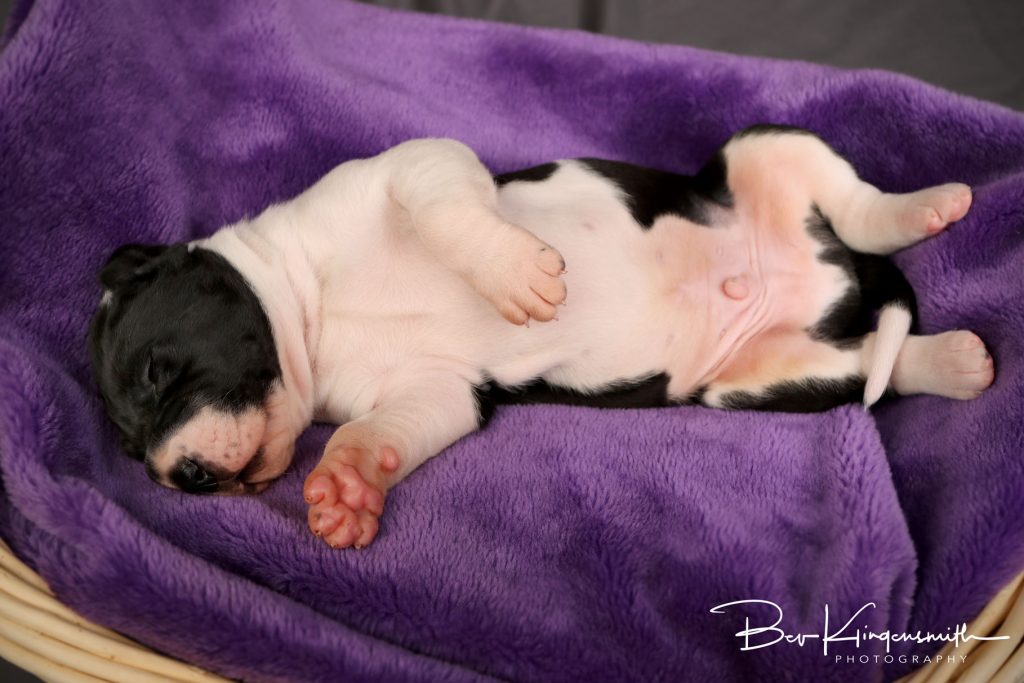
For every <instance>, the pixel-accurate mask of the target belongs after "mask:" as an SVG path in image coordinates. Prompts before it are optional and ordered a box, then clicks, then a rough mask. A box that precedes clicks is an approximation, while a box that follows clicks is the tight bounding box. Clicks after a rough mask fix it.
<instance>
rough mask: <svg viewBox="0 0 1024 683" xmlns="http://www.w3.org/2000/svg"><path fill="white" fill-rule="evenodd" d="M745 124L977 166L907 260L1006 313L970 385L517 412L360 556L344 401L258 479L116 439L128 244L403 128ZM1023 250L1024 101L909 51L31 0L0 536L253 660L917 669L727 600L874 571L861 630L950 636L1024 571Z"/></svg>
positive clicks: (5, 241)
mask: <svg viewBox="0 0 1024 683" xmlns="http://www.w3.org/2000/svg"><path fill="white" fill-rule="evenodd" d="M758 122H773V123H787V124H794V125H799V126H804V127H807V128H810V129H812V130H814V131H816V132H818V133H819V134H820V135H821V136H823V137H824V138H825V139H826V140H827V141H828V142H829V143H830V144H832V145H833V146H834V147H835V148H836V149H837V150H838V151H839V152H841V153H842V154H844V155H845V156H846V157H847V158H849V159H850V160H851V161H852V162H853V164H854V165H855V167H856V168H857V169H858V170H859V172H860V173H861V175H862V177H863V178H865V179H866V180H868V181H870V182H872V183H874V184H876V185H878V186H879V187H881V188H882V189H884V190H887V191H909V190H914V189H918V188H920V187H923V186H926V185H932V184H937V183H942V182H948V181H963V182H967V183H970V184H971V185H972V186H973V187H974V188H975V192H976V195H975V197H976V198H975V204H974V207H973V209H972V211H971V213H970V214H969V216H968V217H967V218H966V219H965V220H963V221H962V222H960V223H959V224H957V225H955V226H953V227H952V228H951V229H950V230H949V231H948V232H946V233H945V234H942V235H941V236H939V237H937V238H935V239H932V240H930V241H928V242H926V243H924V244H921V245H919V246H917V247H914V248H912V249H909V250H907V251H906V252H905V253H902V254H900V255H899V258H898V262H899V264H900V265H901V266H902V267H903V268H904V269H905V271H906V273H907V275H908V277H909V279H910V280H911V281H912V283H913V284H914V286H915V288H916V290H917V293H918V297H919V300H920V312H921V327H922V329H923V331H925V332H934V331H940V330H944V329H948V328H957V327H963V328H971V329H973V330H975V331H977V332H978V333H979V334H980V335H981V336H982V337H983V338H984V339H985V341H986V342H987V343H988V345H989V348H990V350H991V352H992V354H993V356H994V358H995V361H996V368H997V379H996V382H995V385H994V386H993V387H992V388H991V389H990V390H989V391H988V392H987V393H986V394H985V395H984V396H982V397H981V398H980V399H978V400H976V401H973V402H969V403H963V402H957V401H952V400H946V399H941V398H934V397H911V398H904V399H900V400H897V401H893V402H890V403H888V404H885V405H883V406H881V407H879V408H878V409H877V410H874V411H873V412H872V413H867V412H865V411H864V410H863V409H862V408H860V407H859V406H848V407H844V408H841V409H837V410H833V411H830V412H828V413H823V414H815V415H797V416H794V415H781V414H756V413H744V412H738V413H726V412H717V411H713V410H707V409H702V408H691V407H683V408H674V409H664V410H648V411H625V410H622V411H599V410H592V409H582V408H567V407H517V408H506V409H501V410H499V412H498V414H497V416H496V418H495V419H494V421H493V422H492V423H491V425H490V426H489V427H488V428H487V429H486V430H485V431H483V432H481V433H477V434H474V435H472V436H470V437H467V438H466V439H464V440H462V441H460V442H459V443H457V444H455V445H454V446H453V447H451V448H449V449H448V450H447V451H446V452H445V453H443V454H442V455H441V456H439V457H437V458H435V459H433V460H431V461H430V462H428V463H427V464H426V465H425V466H423V467H422V468H421V469H420V470H419V471H417V472H415V473H414V474H413V475H412V476H411V477H410V478H409V479H408V480H406V481H405V482H404V483H402V484H401V485H399V486H398V487H397V488H396V489H395V490H394V491H393V493H392V494H391V495H390V497H389V500H388V503H387V505H388V507H387V510H386V512H385V515H384V518H383V525H382V531H381V533H380V535H379V537H378V538H377V540H376V541H375V542H374V543H373V545H372V546H371V547H370V548H368V549H366V550H363V551H334V550H331V549H330V548H328V547H327V546H326V545H325V544H324V543H323V542H321V541H320V540H318V539H316V538H314V537H313V536H312V534H310V533H309V531H308V530H307V528H306V521H305V507H306V506H305V504H304V503H303V500H302V498H301V493H300V489H301V484H302V480H303V478H304V475H305V473H306V472H308V471H309V469H310V468H311V467H312V466H313V464H314V462H315V461H316V459H317V457H318V453H319V450H320V449H321V447H322V446H323V444H324V442H325V441H326V439H327V437H328V435H329V433H330V430H329V428H328V427H325V426H317V427H314V428H312V429H310V430H309V431H308V432H307V433H306V434H305V435H304V436H303V437H302V439H301V440H300V445H299V449H298V456H297V458H296V462H295V463H294V466H293V467H292V469H291V470H290V471H289V472H288V473H287V475H286V476H285V477H283V478H282V479H281V480H279V481H278V482H277V483H275V484H274V485H273V486H272V487H271V488H270V489H269V490H268V491H267V492H265V493H264V494H262V495H259V496H255V497H245V498H226V497H199V496H192V495H186V494H181V493H177V492H174V491H171V490H167V489H163V488H161V487H158V486H157V485H156V484H153V483H152V482H150V481H149V480H148V479H147V477H146V475H145V473H144V472H143V468H142V466H141V465H140V464H139V463H137V462H135V461H132V460H130V459H129V458H128V457H126V456H125V455H123V454H122V453H121V452H120V450H119V447H118V443H117V438H116V435H115V432H114V429H113V427H112V425H111V424H110V423H109V421H108V420H107V419H106V417H105V415H104V412H103V408H102V404H101V401H100V399H99V397H98V395H97V393H96V388H95V384H94V383H93V381H92V379H91V375H90V371H89V367H88V363H87V355H86V344H85V336H86V330H87V326H88V321H89V319H90V316H91V314H92V311H93V309H94V307H95V305H96V304H97V302H98V300H99V297H100V289H99V286H98V284H97V282H96V279H95V276H96V272H97V270H98V268H99V266H100V264H101V263H102V262H103V261H104V259H105V258H106V256H107V255H108V254H109V253H110V252H111V251H112V250H113V249H114V248H115V247H116V246H118V245H120V244H123V243H126V242H133V241H138V242H172V241H179V240H186V239H190V238H194V237H197V236H201V235H206V234H208V233H210V232H212V231H213V230H215V229H217V228H218V227H219V226H221V225H223V224H225V223H228V222H231V221H235V220H237V219H239V218H241V217H244V216H247V215H253V214H255V213H257V212H259V211H260V210H262V209H263V208H264V207H266V206H267V205H268V204H270V203H272V202H276V201H282V200H286V199H288V198H289V197H292V196H294V195H295V194H297V193H298V192H300V191H301V190H302V189H303V188H305V187H306V186H307V185H309V184H310V183H312V182H313V181H314V180H316V179H317V178H318V177H319V176H321V175H322V174H323V173H325V172H326V171H327V170H328V169H330V168H331V167H333V166H334V165H336V164H338V163H341V162H343V161H345V160H347V159H350V158H353V157H359V156H368V155H372V154H376V153H377V152H380V151H381V150H383V149H385V148H387V147H389V146H391V145H394V144H396V143H398V142H401V141H403V140H406V139H408V138H413V137H420V136H451V137H455V138H458V139H460V140H462V141H464V142H466V143H468V144H469V145H471V146H472V147H473V148H474V149H476V150H477V151H478V153H479V154H480V155H481V158H482V159H483V160H484V161H485V162H486V163H487V164H488V165H489V166H490V167H491V168H492V170H494V171H496V172H501V171H507V170H511V169H516V168H521V167H524V166H527V165H530V164H534V163H538V162H542V161H547V160H550V159H556V158H564V157H575V156H598V157H605V158H609V159H622V160H626V161H632V162H636V163H640V164H645V165H648V166H655V167H661V168H665V169H669V170H676V171H681V172H693V171H695V170H696V169H697V168H698V167H699V166H700V164H701V163H702V162H703V161H704V160H705V159H706V158H707V157H708V156H709V154H710V153H711V152H712V151H713V150H714V149H715V148H716V147H718V146H719V145H720V144H721V143H722V142H723V141H724V140H726V139H727V138H728V137H729V135H730V134H731V133H732V132H734V131H736V130H737V129H739V128H741V127H743V126H746V125H748V124H753V123H758ZM1022 264H1024V115H1021V114H1018V113H1015V112H1012V111H1010V110H1007V109H1003V108H1000V107H997V106H994V105H990V104H986V103H983V102H978V101H975V100H971V99H967V98H963V97H959V96H957V95H954V94H951V93H948V92H944V91H941V90H938V89H936V88H933V87H930V86H927V85H925V84H922V83H920V82H917V81H914V80H911V79H908V78H905V77H901V76H897V75H894V74H890V73H881V72H850V71H840V70H835V69H830V68H824V67H819V66H813V65H808V64H800V63H786V62H778V61H770V60H762V59H752V58H739V57H734V56H729V55H723V54H715V53H709V52H703V51H698V50H693V49H687V48H680V47H665V46H654V45H644V44H638V43H632V42H626V41H620V40H612V39H607V38H600V37H594V36H589V35H585V34H582V33H572V32H558V31H546V30H532V29H525V28H517V27H512V26H503V25H496V24H489V23H479V22H472V21H459V20H452V19H445V18H437V17H428V16H423V15H416V14H408V13H397V12H391V11H384V10H379V9H374V8H370V7H366V6H363V5H358V4H349V3H344V2H340V3H339V2H327V1H326V0H297V1H295V2H292V1H289V2H283V1H282V2H276V3H275V2H252V1H250V0H238V1H226V2H206V1H205V0H204V1H194V2H189V1H175V2H166V1H165V0H123V1H120V2H116V1H113V0H111V1H106V2H93V3H79V2H75V1H73V0H40V1H39V2H36V3H32V2H21V3H20V4H19V5H18V6H17V7H16V8H15V11H14V13H13V15H12V18H11V20H10V22H9V25H8V27H7V29H6V33H5V46H4V48H3V52H2V54H0V291H2V292H3V295H2V297H0V471H2V490H0V536H2V537H3V538H4V539H5V540H6V541H7V542H8V543H10V544H11V545H12V546H13V548H14V549H15V550H16V552H17V553H18V554H19V555H20V556H21V557H22V558H24V559H26V560H27V561H28V562H29V563H31V564H32V565H33V566H34V567H35V568H36V569H37V570H38V571H39V572H40V573H41V574H42V575H43V577H45V578H46V580H47V581H49V582H50V584H51V585H52V586H53V588H54V590H55V591H56V592H57V594H58V596H59V597H60V598H61V599H62V600H64V601H65V602H66V603H67V604H68V605H70V606H71V607H73V608H74V609H76V610H78V611H80V612H81V613H83V614H84V615H86V616H88V617H90V618H92V619H94V620H96V621H98V622H100V623H102V624H105V625H108V626H111V627H113V628H115V629H118V630H121V631H123V632H124V633H126V634H129V635H131V636H132V637H134V638H137V639H139V640H141V641H142V642H144V643H147V644H149V645H151V646H153V647H155V648H157V649H159V650H162V651H164V652H167V653H170V654H172V655H174V656H177V657H179V658H182V659H184V660H187V661H189V662H194V663H196V664H199V665H202V666H204V667H208V668H210V669H213V670H215V671H217V672H219V673H221V674H224V675H227V676H231V677H238V678H244V679H245V680H251V681H324V680H345V681H364V680H365V681H372V680H411V681H476V680H488V679H503V680H515V681H575V680H617V681H626V680H634V681H659V680H660V681H749V680H778V681H781V680H795V681H800V680H831V681H877V680H882V679H883V678H889V677H891V676H893V675H896V674H899V673H903V672H905V671H907V670H909V669H911V668H914V664H913V663H912V662H911V660H909V659H908V660H907V661H906V662H901V661H899V660H898V659H897V660H894V661H893V662H891V663H886V662H885V661H884V659H881V658H879V659H875V658H874V655H875V654H883V653H884V652H885V644H884V643H882V642H880V641H877V640H872V641H869V642H862V643H861V644H860V647H859V648H858V647H856V646H855V644H853V643H850V642H845V643H837V644H833V645H832V647H831V648H830V652H829V656H825V655H824V654H823V652H822V646H821V641H820V639H818V640H815V639H811V640H809V641H808V642H807V644H806V645H805V646H803V647H799V646H798V645H796V644H787V643H779V644H777V645H774V646H772V647H764V648H760V649H756V650H750V651H745V652H744V651H741V646H742V642H741V641H740V639H738V638H736V637H735V636H734V634H735V633H736V632H737V631H740V630H741V629H742V628H744V618H745V617H747V616H750V618H751V623H752V624H753V625H764V626H767V625H770V624H771V623H772V622H773V621H774V619H773V618H771V616H772V615H771V613H770V610H769V609H768V608H767V607H765V606H762V607H761V608H758V609H748V608H735V609H733V610H729V611H727V613H726V614H723V615H715V614H711V613H710V612H709V610H710V609H711V608H712V607H714V606H715V605H718V604H721V603H726V602H730V601H734V600H743V599H761V600H769V601H772V602H775V603H777V604H778V605H779V606H780V607H781V608H782V609H783V610H784V612H785V615H784V618H783V624H782V627H783V628H785V630H786V631H787V632H788V633H791V634H796V633H821V632H822V631H823V628H824V624H823V621H824V608H825V605H826V604H828V605H829V608H830V614H831V618H832V623H831V630H832V631H833V632H834V631H835V630H836V629H837V628H839V626H841V624H842V623H843V622H845V621H846V620H847V619H848V618H849V617H850V616H852V615H853V613H854V612H855V611H856V610H858V609H860V608H861V607H862V606H863V605H864V604H865V603H868V602H872V603H874V604H875V608H874V609H869V610H867V611H866V612H864V613H862V615H861V616H860V617H858V619H857V620H856V623H855V624H854V625H853V626H851V631H848V632H847V635H849V634H852V629H855V628H863V627H866V629H867V630H872V631H883V630H885V629H891V630H893V631H904V630H910V631H916V630H918V629H920V630H924V631H931V632H935V633H947V632H948V631H949V629H950V628H952V627H953V626H955V625H956V624H957V623H959V622H961V621H964V620H969V619H970V618H972V617H973V616H974V614H975V613H976V612H977V610H978V609H979V608H980V607H981V606H982V605H983V604H984V603H985V602H986V601H987V600H988V599H989V598H990V597H991V596H992V595H993V593H994V592H995V591H996V590H997V589H998V588H999V587H1000V586H1001V585H1002V584H1003V583H1004V582H1005V581H1007V580H1008V579H1009V578H1011V576H1012V575H1014V574H1015V573H1016V572H1017V571H1019V570H1020V569H1021V568H1022V567H1024V525H1021V523H1020V515H1021V509H1022V501H1024V458H1022V443H1024V367H1022V360H1021V359H1022V349H1021V346H1022V339H1024V335H1022V332H1024V303H1022V302H1024V272H1022ZM570 268H571V264H570ZM570 298H571V294H570ZM837 622H838V623H837ZM760 638H761V640H760V641H758V640H757V639H756V638H755V639H754V641H752V642H754V643H756V642H764V640H765V639H767V636H761V637H760ZM937 649H938V648H937V644H929V645H914V644H907V643H899V644H894V645H893V648H892V652H893V654H894V655H898V654H911V655H913V654H916V655H919V656H924V655H926V654H930V653H934V652H935V651H936V650H937ZM837 653H839V654H843V655H857V656H859V655H870V657H869V659H870V661H868V662H867V663H862V662H860V661H858V662H855V663H852V664H851V663H842V662H840V663H836V662H835V661H834V655H835V654H837Z"/></svg>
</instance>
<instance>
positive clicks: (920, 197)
mask: <svg viewBox="0 0 1024 683" xmlns="http://www.w3.org/2000/svg"><path fill="white" fill-rule="evenodd" d="M900 199H901V200H902V202H903V206H902V207H901V208H900V209H899V210H898V211H897V212H896V221H897V226H898V227H899V228H900V229H901V230H903V231H905V232H906V233H907V234H908V235H909V236H911V237H915V238H923V237H927V236H930V235H934V234H936V233H938V232H940V231H942V230H944V229H945V228H946V227H947V226H948V225H949V224H950V223H954V222H956V221H958V220H960V219H961V218H963V217H964V216H965V215H967V211H968V209H970V208H971V202H972V200H973V195H972V194H971V188H970V187H969V186H967V185H964V184H963V183H947V184H945V185H937V186H935V187H929V188H926V189H924V190H919V191H918V192H913V193H911V194H909V195H902V196H901V197H900Z"/></svg>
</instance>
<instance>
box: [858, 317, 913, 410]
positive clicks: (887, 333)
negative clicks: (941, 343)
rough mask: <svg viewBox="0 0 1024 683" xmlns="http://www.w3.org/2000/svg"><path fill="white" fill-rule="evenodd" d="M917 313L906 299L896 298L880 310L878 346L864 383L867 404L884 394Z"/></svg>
mask: <svg viewBox="0 0 1024 683" xmlns="http://www.w3.org/2000/svg"><path fill="white" fill-rule="evenodd" d="M913 321H914V315H913V313H912V312H911V310H910V309H909V308H908V307H907V305H906V303H905V302H904V301H900V300H897V301H893V302H891V303H889V304H886V305H885V306H884V307H883V308H882V312H881V313H879V314H878V332H877V333H876V334H875V349H874V354H873V355H872V357H871V367H870V369H869V370H868V378H867V382H865V384H864V406H865V407H869V406H871V405H874V404H875V402H877V401H878V399H880V398H882V394H884V393H885V389H886V387H888V386H889V379H890V378H891V377H892V370H893V368H894V367H895V366H896V356H898V355H899V352H900V349H901V348H902V347H903V342H904V341H906V339H907V335H908V334H910V326H911V324H912V323H913Z"/></svg>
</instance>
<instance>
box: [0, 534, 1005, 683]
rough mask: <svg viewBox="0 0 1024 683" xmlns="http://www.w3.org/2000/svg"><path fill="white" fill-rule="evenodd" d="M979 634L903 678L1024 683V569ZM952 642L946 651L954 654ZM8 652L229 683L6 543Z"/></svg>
mask: <svg viewBox="0 0 1024 683" xmlns="http://www.w3.org/2000/svg"><path fill="white" fill-rule="evenodd" d="M967 630H968V632H969V633H973V634H974V635H978V636H981V635H987V634H992V633H998V634H999V635H1009V636H1010V639H1009V640H1003V641H989V642H984V643H981V644H979V643H978V641H973V640H972V641H969V642H967V643H964V644H962V645H961V646H960V648H959V649H957V650H956V654H957V655H968V653H969V655H970V656H968V657H967V661H966V663H963V664H952V663H942V664H940V665H931V666H925V667H922V668H921V669H919V670H918V671H917V672H915V673H913V674H911V675H909V676H906V677H904V678H902V679H901V680H900V683H945V682H946V681H957V682H958V683H989V682H990V683H1022V682H1024V647H1021V636H1022V635H1024V573H1021V574H1020V575H1018V576H1017V578H1015V579H1014V580H1013V581H1011V582H1010V583H1009V584H1007V586H1006V587H1005V588H1003V590H1001V591H999V593H998V594H997V595H996V596H995V597H994V598H993V599H992V601H991V602H989V604H988V605H986V606H985V608H984V609H983V610H982V611H981V614H979V615H978V617H977V618H976V619H975V620H974V621H973V622H971V624H970V625H969V626H968V629H967ZM952 652H953V650H952V647H951V645H950V646H947V647H946V648H943V650H942V652H941V653H940V654H941V655H943V658H945V656H946V655H950V654H952ZM0 656H2V657H3V658H4V659H6V660H8V661H10V662H12V663H13V664H16V665H17V666H20V667H21V668H23V669H25V670H26V671H31V672H32V673H34V674H35V675H36V676H39V677H40V678H42V679H43V680H45V681H52V682H61V683H63V682H64V681H68V682H69V683H79V682H82V683H86V682H88V683H96V682H98V681H118V682H120V683H147V682H149V681H181V682H183V683H212V682H213V681H227V680H228V679H226V678H221V677H220V676H217V675H215V674H211V673H208V672H206V671H203V670H202V669H199V668H196V667H194V666H190V665H187V664H183V663H181V662H179V661H177V660H175V659H170V658H168V657H164V656H163V655H160V654H157V653H155V652H153V651H152V650H150V649H148V648H146V647H144V646H142V645H139V644H138V643H136V642H134V641H131V640H128V639H127V638H125V637H124V636H121V635H118V634H117V633H114V632H113V631H110V630H108V629H105V628H103V627H101V626H96V625H95V624H93V623H91V622H89V621H87V620H85V619H83V618H82V617H80V616H78V615H77V614H75V613H74V612H72V611H71V610H69V609H68V608H67V607H65V606H64V605H62V604H61V603H59V602H58V601H57V600H56V598H54V597H53V593H51V592H50V589H49V588H48V587H47V585H46V583H45V582H44V581H43V580H42V579H41V578H40V577H39V575H38V574H36V573H35V572H33V571H32V570H31V569H29V567H27V566H26V565H25V564H24V563H22V562H21V561H20V560H18V558H16V557H15V556H14V554H13V553H11V551H10V549H9V548H8V547H7V546H6V545H5V544H4V543H3V542H2V541H0Z"/></svg>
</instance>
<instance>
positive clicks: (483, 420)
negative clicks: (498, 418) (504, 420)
mask: <svg viewBox="0 0 1024 683" xmlns="http://www.w3.org/2000/svg"><path fill="white" fill-rule="evenodd" d="M493 389H494V383H493V382H484V383H483V384H477V385H475V386H474V387H473V398H475V399H476V427H477V429H483V428H484V427H486V426H487V425H489V424H490V423H491V420H492V419H493V418H494V411H495V409H496V408H497V407H498V404H497V403H496V402H495V401H494V396H493V394H492V391H493Z"/></svg>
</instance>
